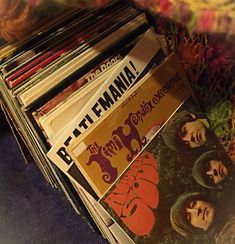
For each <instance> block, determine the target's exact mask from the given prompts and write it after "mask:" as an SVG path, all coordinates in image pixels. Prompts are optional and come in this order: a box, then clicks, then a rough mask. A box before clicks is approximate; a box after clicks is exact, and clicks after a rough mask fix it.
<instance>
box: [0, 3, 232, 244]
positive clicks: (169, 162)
mask: <svg viewBox="0 0 235 244" xmlns="http://www.w3.org/2000/svg"><path fill="white" fill-rule="evenodd" d="M0 55H1V56H0V59H1V60H0V61H1V79H2V81H1V83H0V91H1V106H2V109H3V111H4V112H5V115H6V117H7V118H8V121H9V124H10V125H11V128H12V130H13V132H14V134H15V137H16V139H17V141H18V144H19V146H20V148H21V150H22V154H23V155H24V157H25V159H26V161H27V162H29V161H31V160H33V161H35V163H36V164H37V166H38V168H39V169H40V171H41V172H42V174H43V175H44V177H45V179H46V180H47V181H48V182H49V183H50V184H51V185H52V186H53V187H57V188H59V189H61V190H62V191H63V192H64V194H65V195H66V197H67V198H68V200H69V201H70V202H71V204H72V206H73V207H74V209H75V210H76V212H77V213H79V214H80V215H81V216H84V217H85V218H86V219H87V221H88V223H89V224H91V226H96V227H98V229H99V231H100V232H101V233H102V235H103V236H104V238H106V239H107V240H108V241H109V242H110V243H125V244H126V243H176V242H178V241H184V239H183V237H182V235H181V234H182V233H181V232H180V230H179V228H181V227H179V226H178V224H179V222H178V219H180V220H181V219H182V222H183V221H190V220H189V219H188V220H187V219H184V217H183V215H184V214H183V213H182V216H179V217H178V218H176V217H175V216H176V213H175V212H174V211H175V208H174V206H175V205H174V202H176V200H177V199H178V197H179V196H180V195H181V194H183V193H184V190H185V189H187V190H189V191H191V192H200V191H203V192H204V193H206V194H208V195H211V194H212V195H213V191H212V190H211V189H210V187H208V188H207V189H206V190H205V186H204V185H203V184H200V182H199V183H198V182H197V179H196V178H195V179H194V177H193V176H195V174H196V173H194V174H193V175H192V173H191V172H192V170H193V171H195V169H194V168H195V167H196V166H194V164H193V162H195V161H198V160H197V159H198V158H199V159H200V157H203V155H207V154H208V155H209V154H211V155H217V156H218V155H219V157H220V158H223V159H226V161H229V158H228V157H227V156H226V153H225V151H224V149H223V147H222V146H221V145H220V144H219V143H218V141H217V139H216V137H215V135H214V134H213V132H212V131H211V130H210V127H209V124H208V121H207V120H206V118H205V117H204V115H203V113H202V112H201V111H200V108H199V107H198V105H197V102H196V101H195V98H194V96H193V93H192V90H191V87H190V85H189V82H188V80H187V77H186V75H185V73H184V70H183V68H182V66H181V63H180V61H179V59H178V57H177V55H176V54H175V53H170V52H169V51H168V48H167V44H166V40H165V37H164V36H162V35H157V34H156V33H155V31H154V28H153V27H152V26H151V24H150V23H149V20H148V16H147V15H146V13H145V12H143V11H141V10H140V9H138V8H136V7H135V6H134V5H133V4H132V3H131V2H130V1H128V0H124V1H123V0H122V1H119V0H117V1H112V2H111V3H109V4H107V5H105V6H103V7H102V8H98V9H74V10H72V11H71V10H70V11H69V12H68V13H67V14H64V15H63V16H60V17H59V18H57V19H56V21H55V20H54V21H53V22H51V23H47V26H46V28H45V29H42V30H41V31H40V32H37V33H36V34H34V35H31V36H30V37H29V38H28V39H27V38H26V39H25V40H24V42H21V43H20V44H19V45H15V46H14V47H12V49H10V50H8V52H5V53H0ZM180 116H186V117H187V118H191V120H190V123H191V122H192V123H193V121H197V122H198V123H199V124H200V126H201V127H200V129H198V131H197V133H196V134H193V136H194V140H193V142H189V141H187V139H186V137H187V133H188V132H189V131H190V129H191V128H189V127H187V126H188V124H187V123H186V120H185V125H184V124H182V125H181V127H179V128H178V129H175V128H176V127H177V125H176V124H174V123H176V122H177V121H178V120H179V119H178V118H179V117H180ZM186 117H185V118H186ZM177 123H178V122H177ZM186 125H187V126H186ZM190 143H191V144H190ZM191 149H193V150H191ZM221 155H222V156H221ZM205 157H206V156H205ZM215 157H216V156H215ZM211 159H215V158H213V157H212V158H211ZM208 167H209V166H208ZM208 170H209V168H208ZM221 170H222V168H221ZM195 172H196V171H195ZM221 172H222V171H221ZM221 172H220V173H221ZM225 173H226V172H224V174H225ZM198 174H199V173H198ZM221 174H222V173H221ZM198 177H199V176H198ZM192 194H194V193H192ZM195 194H196V193H195ZM190 206H191V205H190ZM208 209H209V207H208ZM177 211H178V210H177ZM177 211H176V212H177ZM182 211H183V210H182ZM182 211H181V212H182ZM206 211H207V212H205V216H207V217H208V216H209V212H208V211H209V210H206ZM181 212H179V213H181ZM174 214H175V215H174ZM205 218H206V217H205ZM179 225H180V224H179ZM94 229H96V228H94ZM183 236H184V235H183ZM167 240H168V241H169V242H167ZM200 240H201V239H200Z"/></svg>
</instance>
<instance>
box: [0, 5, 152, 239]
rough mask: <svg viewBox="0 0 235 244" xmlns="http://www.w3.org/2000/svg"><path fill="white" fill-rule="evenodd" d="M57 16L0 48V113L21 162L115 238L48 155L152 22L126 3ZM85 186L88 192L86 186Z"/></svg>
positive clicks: (79, 190)
mask: <svg viewBox="0 0 235 244" xmlns="http://www.w3.org/2000/svg"><path fill="white" fill-rule="evenodd" d="M59 17H60V18H58V19H56V20H53V21H51V23H47V25H46V26H45V27H44V29H43V28H42V29H41V30H40V31H35V32H34V33H33V34H34V35H31V36H30V37H29V38H25V40H24V41H23V42H20V43H19V44H18V45H14V47H12V46H10V47H8V49H7V50H6V48H3V49H2V51H1V77H2V81H3V82H1V85H0V86H1V88H0V89H1V100H2V109H3V111H4V112H5V114H6V116H7V118H8V121H9V123H10V125H11V127H12V130H13V131H14V133H15V137H16V139H17V141H18V143H19V145H20V148H21V150H22V153H23V155H24V156H25V159H26V162H30V161H31V160H32V159H33V160H34V161H35V162H36V164H37V165H38V167H39V169H40V170H41V172H42V174H43V175H44V177H45V179H46V180H47V181H48V182H49V183H50V184H51V185H52V186H53V187H58V188H60V189H61V190H63V191H64V193H65V194H66V196H67V198H68V199H69V201H70V202H71V204H72V205H73V207H74V208H75V210H76V211H77V212H78V213H81V215H85V216H87V211H86V209H88V212H89V213H90V215H91V216H92V219H93V220H94V221H95V222H96V224H97V226H98V227H99V229H100V230H101V232H102V233H103V234H104V236H105V237H107V238H108V239H110V240H113V238H114V237H113V234H111V232H110V230H109V229H108V226H109V225H110V223H109V221H110V219H109V218H108V220H107V217H106V215H107V214H103V213H102V212H101V214H100V213H98V214H97V211H98V210H97V209H94V207H93V206H92V204H93V202H92V201H94V199H93V197H90V195H89V194H88V195H87V194H86V191H82V188H79V187H77V185H75V184H74V182H71V181H70V180H69V179H68V178H67V176H65V175H64V174H63V173H62V172H61V171H60V170H59V169H58V168H57V167H56V166H55V165H54V164H52V163H51V161H50V160H49V159H48V157H47V155H46V154H47V152H48V150H49V149H50V148H51V146H52V145H53V144H54V143H55V142H56V140H57V138H58V137H59V136H60V134H61V131H63V129H64V127H66V126H67V125H68V124H69V123H70V122H71V121H72V119H73V117H75V116H76V114H77V113H78V112H79V111H80V110H81V109H82V107H83V106H84V105H85V104H86V103H87V101H88V100H89V98H90V97H91V95H92V94H93V93H94V92H95V91H96V90H97V88H98V87H99V86H100V85H101V84H102V82H104V79H105V78H107V77H108V76H109V75H110V72H111V71H112V70H113V69H114V67H115V66H116V65H117V64H118V63H119V62H120V61H121V60H122V59H123V58H124V57H125V56H126V55H127V53H128V52H129V51H130V50H131V49H132V48H133V46H134V45H135V44H136V42H137V40H138V39H139V38H140V37H141V36H142V35H143V33H144V32H145V31H146V30H147V29H148V28H149V23H148V21H147V18H146V15H145V14H144V13H143V12H141V11H140V10H138V9H136V8H135V7H134V6H133V5H132V4H130V2H129V1H121V3H120V1H113V2H112V3H110V4H108V5H106V6H104V7H102V8H99V9H91V10H89V9H73V11H72V10H70V11H67V13H66V14H63V15H62V14H61V16H59ZM101 76H102V77H103V78H102V79H100V78H98V77H101ZM96 80H97V82H94V81H96ZM80 177H81V180H82V181H83V182H85V179H83V176H82V175H80ZM85 188H87V189H89V186H88V184H85ZM84 205H85V206H86V207H85V208H84ZM101 211H102V210H101ZM84 212H85V213H84ZM100 215H101V216H100ZM103 215H104V216H103ZM88 221H89V217H88Z"/></svg>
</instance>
